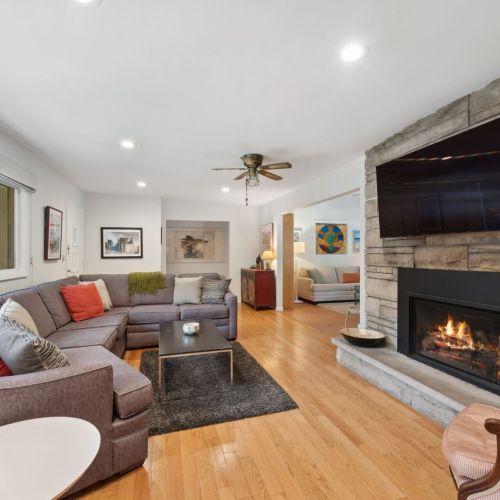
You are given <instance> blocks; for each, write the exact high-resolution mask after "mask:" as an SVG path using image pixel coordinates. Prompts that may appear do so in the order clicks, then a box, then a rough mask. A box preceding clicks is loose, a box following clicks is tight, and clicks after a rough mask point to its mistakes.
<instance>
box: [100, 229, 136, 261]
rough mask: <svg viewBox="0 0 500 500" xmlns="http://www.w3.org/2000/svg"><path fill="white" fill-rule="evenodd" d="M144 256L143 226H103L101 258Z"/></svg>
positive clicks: (134, 257)
mask: <svg viewBox="0 0 500 500" xmlns="http://www.w3.org/2000/svg"><path fill="white" fill-rule="evenodd" d="M142 257H143V253H142V227H101V259H142Z"/></svg>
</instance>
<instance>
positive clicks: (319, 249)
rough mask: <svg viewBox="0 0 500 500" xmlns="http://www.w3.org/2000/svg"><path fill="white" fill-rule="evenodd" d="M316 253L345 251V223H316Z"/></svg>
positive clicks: (340, 253) (340, 252)
mask: <svg viewBox="0 0 500 500" xmlns="http://www.w3.org/2000/svg"><path fill="white" fill-rule="evenodd" d="M315 239H316V255H333V254H337V255H342V254H346V253H347V224H331V223H328V222H317V223H316V233H315Z"/></svg>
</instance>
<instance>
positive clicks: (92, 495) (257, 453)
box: [79, 304, 456, 500]
mask: <svg viewBox="0 0 500 500" xmlns="http://www.w3.org/2000/svg"><path fill="white" fill-rule="evenodd" d="M350 322H351V323H350V324H351V325H355V323H356V318H355V317H352V318H350ZM343 323H344V317H343V316H342V315H340V314H338V313H335V312H333V311H329V310H326V309H322V308H319V307H315V306H312V305H310V304H301V305H300V306H297V307H295V308H294V309H292V310H289V311H287V312H276V311H259V312H256V311H254V310H253V309H251V308H250V307H247V306H240V311H239V319H238V328H239V336H238V341H239V342H240V343H241V344H242V345H243V346H244V347H245V348H246V349H247V350H248V351H249V352H250V354H251V355H252V356H254V357H255V358H256V360H257V361H258V362H259V363H260V364H261V365H262V366H263V367H264V368H265V369H266V370H267V371H268V372H269V373H270V374H271V375H272V376H273V377H274V378H275V380H276V381H277V382H278V383H279V384H280V385H281V386H282V387H283V388H284V389H285V390H286V391H287V392H288V393H289V394H290V396H291V397H292V398H293V399H294V400H295V401H296V402H297V404H298V405H299V409H297V410H292V411H288V412H283V413H277V414H273V415H265V416H261V417H255V418H250V419H245V420H241V421H236V422H228V423H224V424H217V425H212V426H208V427H204V428H201V429H191V430H186V431H181V432H175V433H171V434H166V435H162V436H154V437H152V438H150V439H149V457H148V460H147V461H146V463H145V464H144V467H141V468H139V469H136V470H135V471H132V472H130V473H128V474H126V475H124V476H120V477H117V478H112V479H111V480H109V481H106V482H104V483H102V484H99V485H96V486H94V487H93V488H90V489H88V490H87V491H85V492H83V493H81V494H80V495H79V496H80V497H81V498H86V499H92V500H103V499H106V500H111V499H113V500H114V499H120V500H122V499H133V500H136V499H137V500H142V499H144V500H147V499H151V498H154V499H166V500H177V499H182V500H218V499H221V500H246V499H266V500H283V499H287V500H290V499H292V500H310V499H312V500H316V499H328V500H330V499H331V500H334V499H337V498H338V499H342V500H345V499H348V500H349V499H360V500H368V499H372V498H373V499H383V500H396V499H397V500H402V499H411V500H434V499H435V500H438V499H439V500H451V499H453V498H456V492H455V489H454V486H453V483H452V481H451V478H450V476H449V473H448V470H447V464H446V462H445V460H444V458H443V456H442V453H441V436H442V433H443V429H442V428H441V427H440V426H439V425H437V424H436V423H435V422H432V421H430V420H429V419H427V418H425V417H423V416H422V415H420V414H418V413H417V412H416V411H415V410H413V409H412V408H409V407H407V406H406V405H404V404H403V403H401V402H400V401H398V400H396V399H395V398H393V397H392V396H390V395H388V394H386V393H384V392H383V391H381V390H379V389H378V388H377V387H375V386H373V385H372V384H370V383H369V382H367V381H366V380H363V379H362V378H360V377H358V376H357V375H355V374H353V373H352V372H351V371H349V370H347V369H346V368H344V367H342V366H340V365H338V364H337V363H336V361H335V348H334V347H333V346H332V345H331V343H330V337H332V336H333V335H337V334H338V332H339V330H340V328H342V327H343V326H344V324H343ZM142 352H143V351H142V350H135V351H127V353H126V354H125V357H124V359H125V360H126V361H127V362H128V363H129V364H131V365H132V366H134V367H136V368H138V367H139V365H140V360H141V355H142Z"/></svg>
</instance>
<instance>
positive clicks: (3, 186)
mask: <svg viewBox="0 0 500 500" xmlns="http://www.w3.org/2000/svg"><path fill="white" fill-rule="evenodd" d="M32 192H33V189H32V188H29V187H28V186H25V185H24V184H20V183H18V182H16V181H14V180H12V179H10V178H9V177H6V176H4V175H2V174H1V173H0V281H5V280H11V279H16V278H24V277H27V276H28V275H29V269H30V266H29V259H30V253H31V251H30V241H31V239H30V234H31V193H32Z"/></svg>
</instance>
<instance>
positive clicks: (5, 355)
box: [0, 317, 69, 375]
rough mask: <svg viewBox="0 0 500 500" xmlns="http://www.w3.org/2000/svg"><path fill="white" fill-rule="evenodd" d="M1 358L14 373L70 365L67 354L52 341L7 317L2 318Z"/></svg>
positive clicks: (0, 335)
mask: <svg viewBox="0 0 500 500" xmlns="http://www.w3.org/2000/svg"><path fill="white" fill-rule="evenodd" d="M0 358H1V359H2V360H3V361H4V363H5V364H6V365H7V366H8V367H9V370H10V371H11V372H12V373H13V374H14V375H22V374H25V373H33V372H38V371H42V370H50V369H52V368H61V367H63V366H68V365H69V361H68V359H67V358H66V355H65V354H64V353H63V352H62V351H61V350H60V349H59V348H58V347H57V346H56V345H54V344H53V343H52V342H51V341H49V340H48V339H44V338H43V337H40V336H39V335H36V334H35V333H33V332H32V331H31V330H29V329H28V328H26V327H25V326H23V325H22V324H21V323H18V322H16V321H11V320H9V319H8V318H6V317H1V318H0Z"/></svg>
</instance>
